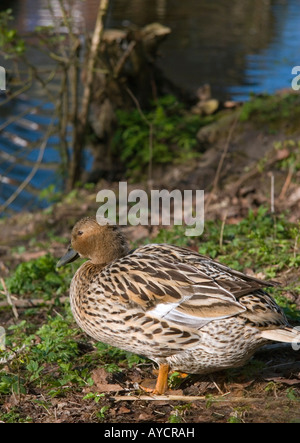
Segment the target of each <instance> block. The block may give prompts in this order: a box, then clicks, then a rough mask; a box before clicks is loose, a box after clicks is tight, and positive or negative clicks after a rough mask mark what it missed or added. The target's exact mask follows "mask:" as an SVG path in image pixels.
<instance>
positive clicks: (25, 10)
mask: <svg viewBox="0 0 300 443" xmlns="http://www.w3.org/2000/svg"><path fill="white" fill-rule="evenodd" d="M98 4H99V1H98V0H85V2H81V1H79V0H75V5H74V8H73V11H74V14H75V17H76V25H77V27H78V29H79V30H82V29H83V26H84V24H86V27H87V29H88V30H89V31H92V29H93V26H94V22H95V17H96V12H97V7H98ZM46 5H47V0H1V4H0V9H5V8H7V7H10V8H12V9H13V11H14V15H15V22H14V25H15V26H16V27H17V28H18V30H19V31H20V32H22V33H27V32H32V31H33V30H34V28H35V27H36V26H38V25H47V24H50V23H51V17H50V16H49V13H48V12H47V8H46ZM51 5H52V7H53V11H54V13H55V15H57V16H59V3H58V0H52V1H51ZM155 21H159V22H160V23H162V24H163V25H165V26H169V27H170V28H171V29H172V33H171V34H170V36H169V37H168V39H167V40H166V41H165V42H164V43H163V44H162V46H161V51H160V52H161V57H160V59H159V61H158V64H159V66H160V68H161V70H162V71H163V73H164V75H165V76H166V77H167V78H169V79H170V80H172V81H173V82H174V83H175V84H176V85H178V86H180V87H182V88H184V89H186V90H188V91H191V92H194V91H196V90H197V88H198V87H199V86H201V85H203V84H205V83H210V85H211V88H212V93H213V96H214V97H216V98H219V99H221V100H225V99H234V100H248V98H249V94H250V93H262V92H266V93H273V92H274V91H276V90H277V89H282V88H291V81H292V75H291V71H292V68H293V66H299V65H300V26H299V25H300V1H299V0H214V1H211V0H185V1H184V2H182V1H181V0H111V2H110V7H109V11H108V14H107V17H106V23H105V25H106V27H117V28H121V27H122V26H124V25H128V24H136V25H138V26H144V25H146V24H148V23H150V22H155ZM62 31H64V30H63V29H62ZM33 56H34V57H36V55H33ZM35 61H36V63H37V64H39V65H42V64H43V60H42V59H35ZM4 63H5V61H3V60H0V65H4ZM3 99H4V95H3V94H1V93H0V101H1V100H3ZM30 109H31V111H30ZM52 111H53V109H52V105H50V104H49V103H47V101H45V100H44V99H42V98H41V97H40V96H39V97H35V98H34V97H33V96H32V95H30V96H26V95H22V96H21V97H19V98H18V99H15V100H14V101H13V102H11V103H10V104H9V105H6V106H4V107H0V209H1V205H2V204H3V203H5V201H6V200H7V199H8V198H9V197H10V196H11V195H12V194H13V193H15V192H16V191H17V189H18V187H19V185H20V183H22V182H23V181H24V179H25V178H26V177H27V176H28V175H29V174H30V171H31V170H32V168H33V167H34V164H35V162H36V161H37V159H38V156H39V152H40V146H41V144H42V142H43V138H44V135H45V132H46V129H47V127H48V125H49V123H50V121H51V118H52ZM19 113H23V117H22V120H21V121H16V122H12V123H10V124H9V125H8V126H6V127H5V128H4V129H3V130H1V128H2V125H3V124H5V122H7V119H8V118H10V117H12V116H15V115H17V114H19ZM57 143H58V139H57V138H56V137H51V138H50V139H49V140H48V143H47V148H46V150H45V153H44V157H43V161H42V164H41V165H40V167H39V170H38V171H37V173H36V174H35V175H34V177H33V178H32V180H31V181H30V184H29V186H27V187H26V189H25V190H23V191H22V192H21V193H20V195H18V196H17V197H16V198H15V199H14V201H13V203H12V204H11V205H10V206H9V208H8V209H6V210H5V213H10V211H11V210H12V211H20V210H24V209H27V210H32V209H33V208H35V207H46V205H47V201H45V200H43V199H40V198H39V197H38V195H39V193H40V191H41V189H44V188H45V187H47V186H49V185H50V184H53V183H54V184H55V185H56V186H57V187H58V188H59V187H60V186H61V179H60V178H59V174H58V165H59V162H60V157H59V153H58V149H57ZM90 162H91V159H90V160H89V164H90ZM0 212H1V211H0ZM0 216H1V214H0Z"/></svg>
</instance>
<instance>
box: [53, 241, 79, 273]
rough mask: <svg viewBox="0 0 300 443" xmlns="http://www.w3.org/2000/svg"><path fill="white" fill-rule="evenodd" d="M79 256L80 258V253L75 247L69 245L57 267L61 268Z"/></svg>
mask: <svg viewBox="0 0 300 443" xmlns="http://www.w3.org/2000/svg"><path fill="white" fill-rule="evenodd" d="M77 258H79V254H78V253H77V252H76V251H74V249H72V248H71V246H69V247H68V250H67V252H66V254H65V255H64V256H63V257H62V258H61V259H60V260H59V262H58V263H57V265H56V267H57V268H60V267H61V266H64V265H66V264H67V263H72V261H75V260H76V259H77Z"/></svg>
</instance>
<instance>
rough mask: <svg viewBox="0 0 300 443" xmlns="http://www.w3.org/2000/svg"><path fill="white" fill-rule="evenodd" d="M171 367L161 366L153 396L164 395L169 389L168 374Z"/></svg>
mask: <svg viewBox="0 0 300 443" xmlns="http://www.w3.org/2000/svg"><path fill="white" fill-rule="evenodd" d="M169 369H170V366H169V365H167V364H162V365H159V371H158V377H157V381H156V385H155V389H154V391H153V394H157V395H162V394H164V393H165V392H166V390H167V388H168V374H169Z"/></svg>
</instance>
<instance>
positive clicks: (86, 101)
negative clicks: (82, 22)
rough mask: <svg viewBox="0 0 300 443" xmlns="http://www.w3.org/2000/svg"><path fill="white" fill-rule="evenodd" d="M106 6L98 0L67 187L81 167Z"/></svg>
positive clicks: (76, 176)
mask: <svg viewBox="0 0 300 443" xmlns="http://www.w3.org/2000/svg"><path fill="white" fill-rule="evenodd" d="M107 8H108V0H100V4H99V7H98V14H97V19H96V25H95V30H94V33H93V37H92V42H91V48H90V52H89V56H88V61H87V67H86V80H85V85H84V89H83V95H82V101H81V110H80V114H79V118H78V123H77V126H76V128H75V138H74V143H73V154H72V161H71V165H70V174H69V181H68V188H69V189H72V188H73V187H74V185H75V183H76V181H77V180H78V178H79V175H80V168H81V154H82V149H83V145H84V139H85V131H86V127H87V123H88V116H89V107H90V102H91V96H92V91H93V80H94V74H95V67H96V63H97V60H98V50H99V47H100V43H101V40H102V36H103V31H104V23H103V17H104V15H105V14H106V11H107Z"/></svg>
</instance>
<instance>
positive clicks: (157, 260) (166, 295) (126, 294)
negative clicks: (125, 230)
mask: <svg viewBox="0 0 300 443" xmlns="http://www.w3.org/2000/svg"><path fill="white" fill-rule="evenodd" d="M151 246H152V245H151ZM162 246H164V245H154V246H153V248H152V249H151V248H149V247H148V246H147V247H141V248H138V249H137V250H136V251H134V252H132V253H131V254H129V255H127V256H126V257H124V258H122V259H119V260H117V261H115V262H113V263H112V264H111V265H109V266H107V267H106V268H105V269H104V270H103V271H102V275H101V284H102V287H103V288H104V289H106V290H107V293H109V294H111V296H112V297H114V298H115V300H116V302H119V303H123V304H128V306H129V305H135V306H138V307H139V308H141V309H142V310H143V311H144V312H147V313H148V314H150V315H153V316H157V317H159V318H161V319H163V318H164V319H166V320H170V321H173V322H175V323H177V324H181V325H184V326H188V327H192V328H200V327H202V326H203V325H204V324H206V323H208V322H209V321H211V320H214V319H220V318H227V317H231V316H233V315H237V314H240V313H242V312H244V311H245V310H246V307H245V306H244V305H243V304H241V303H240V302H239V301H238V295H239V294H240V295H242V294H245V293H251V292H253V290H255V289H258V288H261V287H262V286H263V285H264V283H263V282H260V283H257V282H256V283H255V284H254V283H253V284H252V283H251V281H248V280H247V279H246V280H243V278H242V277H241V276H243V274H241V276H239V278H238V277H232V278H231V276H230V273H229V271H228V269H229V268H226V272H225V270H222V267H221V268H220V271H219V272H218V269H217V267H216V266H217V264H215V262H213V261H210V260H208V259H206V258H205V259H206V260H208V263H205V262H202V263H200V262H201V260H200V259H201V256H199V255H198V254H195V257H194V262H193V261H191V260H190V261H188V260H187V259H185V260H181V261H180V260H178V259H177V260H175V257H173V258H171V255H172V254H174V253H175V252H176V253H178V251H175V252H174V250H173V249H172V248H171V247H170V246H168V248H169V255H168V254H167V253H166V252H167V246H164V248H166V249H164V252H162ZM179 249H180V248H179ZM199 257H200V258H199ZM197 260H198V262H197ZM208 265H211V266H210V267H208ZM221 271H222V272H223V274H224V275H221V273H222V272H221ZM226 273H228V274H229V275H227V276H226ZM225 277H226V278H225Z"/></svg>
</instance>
